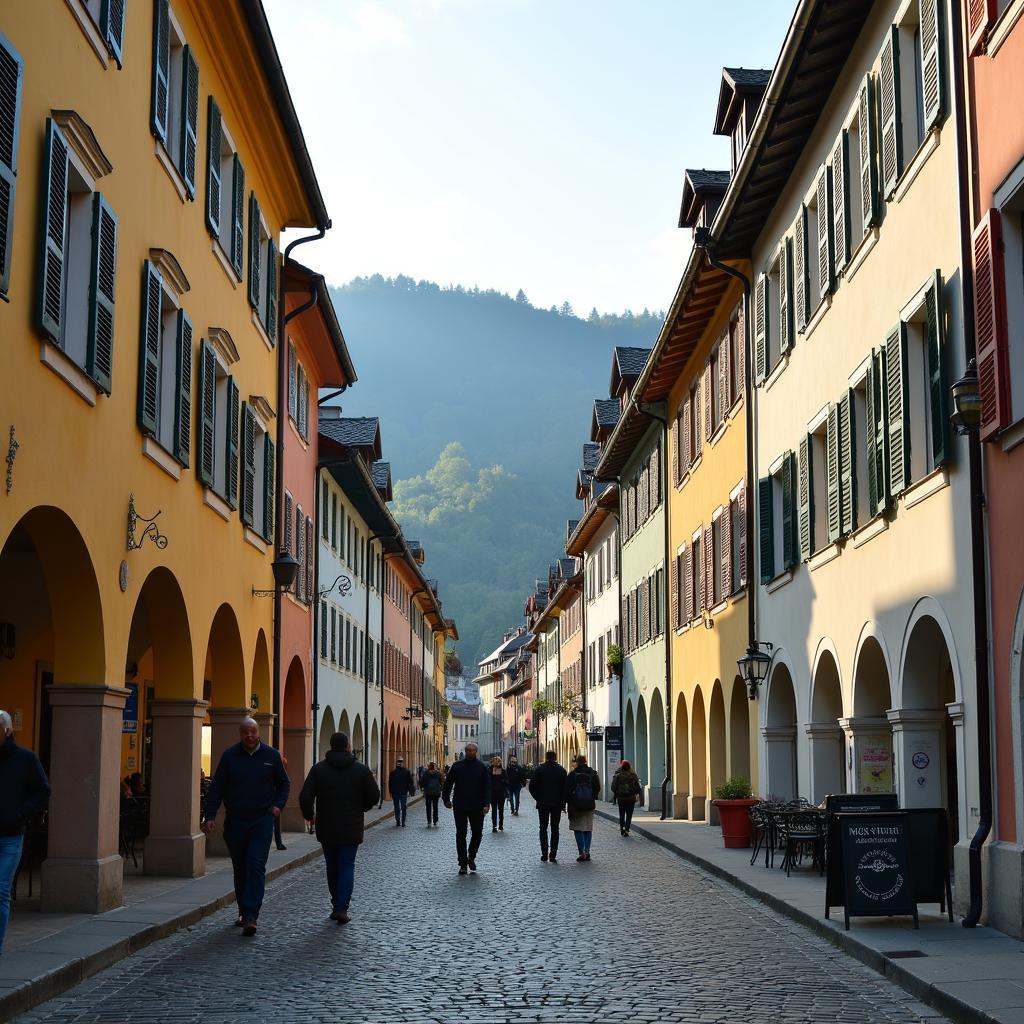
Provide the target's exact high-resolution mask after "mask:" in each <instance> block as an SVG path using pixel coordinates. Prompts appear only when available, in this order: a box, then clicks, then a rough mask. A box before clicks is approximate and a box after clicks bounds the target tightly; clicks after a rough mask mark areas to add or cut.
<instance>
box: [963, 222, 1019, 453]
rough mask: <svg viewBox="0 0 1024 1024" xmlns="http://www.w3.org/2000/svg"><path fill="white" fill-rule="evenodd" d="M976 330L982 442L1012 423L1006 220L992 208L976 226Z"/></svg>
mask: <svg viewBox="0 0 1024 1024" xmlns="http://www.w3.org/2000/svg"><path fill="white" fill-rule="evenodd" d="M972 245H973V249H974V331H975V340H976V343H977V351H978V385H979V390H980V391H981V431H980V434H979V436H980V437H981V439H982V440H983V441H990V440H992V439H993V438H994V437H995V436H996V434H997V433H998V432H999V431H1000V430H1003V429H1004V428H1005V427H1006V426H1008V425H1009V422H1010V353H1009V332H1008V328H1007V322H1006V267H1005V262H1004V257H1003V253H1004V249H1003V222H1002V218H1001V216H1000V213H999V211H998V210H995V209H993V210H989V211H988V213H986V214H985V216H984V217H982V218H981V220H980V221H979V222H978V226H977V227H976V228H975V229H974V237H973V240H972Z"/></svg>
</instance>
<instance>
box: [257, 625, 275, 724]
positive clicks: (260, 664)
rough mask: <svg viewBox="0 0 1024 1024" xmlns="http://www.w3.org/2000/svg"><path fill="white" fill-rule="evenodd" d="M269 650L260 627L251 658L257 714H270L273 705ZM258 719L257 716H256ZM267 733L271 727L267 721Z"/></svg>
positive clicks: (264, 634)
mask: <svg viewBox="0 0 1024 1024" xmlns="http://www.w3.org/2000/svg"><path fill="white" fill-rule="evenodd" d="M270 687H271V683H270V651H269V649H268V647H267V635H266V633H264V632H263V630H262V629H260V630H258V631H257V633H256V649H255V653H254V654H253V659H252V686H251V689H252V696H253V702H252V703H253V706H254V707H255V708H256V714H257V715H260V716H262V715H268V716H269V715H270V714H271V713H272V709H273V707H274V698H273V696H272V694H271V692H270ZM257 721H259V718H257ZM267 728H268V735H269V733H270V730H271V727H270V724H269V722H268V726H267Z"/></svg>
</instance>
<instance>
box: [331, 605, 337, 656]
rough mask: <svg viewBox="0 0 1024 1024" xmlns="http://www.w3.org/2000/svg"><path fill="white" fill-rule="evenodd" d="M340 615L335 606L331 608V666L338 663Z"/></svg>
mask: <svg viewBox="0 0 1024 1024" xmlns="http://www.w3.org/2000/svg"><path fill="white" fill-rule="evenodd" d="M337 630H338V613H337V610H336V609H335V608H334V606H333V605H332V606H331V664H332V665H336V664H337V663H338V647H337Z"/></svg>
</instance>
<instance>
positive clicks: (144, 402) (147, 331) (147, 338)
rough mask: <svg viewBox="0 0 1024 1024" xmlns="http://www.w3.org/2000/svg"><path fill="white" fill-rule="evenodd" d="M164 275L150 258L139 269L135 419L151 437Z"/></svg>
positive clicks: (154, 430)
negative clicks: (136, 416) (139, 292)
mask: <svg viewBox="0 0 1024 1024" xmlns="http://www.w3.org/2000/svg"><path fill="white" fill-rule="evenodd" d="M162 297H163V278H161V276H160V271H158V270H157V269H156V267H154V266H153V264H152V263H150V262H149V260H146V262H145V263H144V264H143V269H142V324H141V329H140V332H139V396H138V410H137V415H138V422H139V427H140V428H141V429H142V431H143V433H145V434H151V435H153V436H154V437H155V436H156V433H157V416H158V414H159V406H160V335H161V332H162V330H163V325H162V322H161V308H160V307H161V303H162Z"/></svg>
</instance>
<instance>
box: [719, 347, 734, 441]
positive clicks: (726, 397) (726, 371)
mask: <svg viewBox="0 0 1024 1024" xmlns="http://www.w3.org/2000/svg"><path fill="white" fill-rule="evenodd" d="M731 347H732V346H731V345H730V344H729V328H728V327H726V329H725V333H724V334H723V335H722V337H721V339H720V341H719V342H718V408H719V411H720V413H721V418H722V422H725V417H726V415H727V413H728V412H729V410H730V409H731V408H732V401H733V397H734V396H733V393H732V381H731V374H730V366H729V359H730V355H731V353H730V351H729V350H730V348H731Z"/></svg>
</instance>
